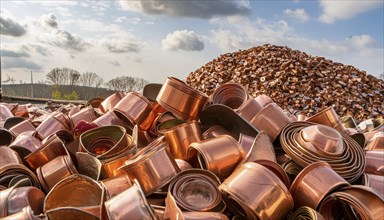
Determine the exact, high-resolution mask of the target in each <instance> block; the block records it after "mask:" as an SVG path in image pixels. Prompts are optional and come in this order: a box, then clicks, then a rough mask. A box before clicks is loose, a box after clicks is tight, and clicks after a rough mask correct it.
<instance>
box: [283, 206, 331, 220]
mask: <svg viewBox="0 0 384 220" xmlns="http://www.w3.org/2000/svg"><path fill="white" fill-rule="evenodd" d="M299 219H300V220H325V219H324V217H323V216H322V215H321V214H320V213H318V212H316V210H314V209H312V208H310V207H308V206H302V207H300V208H298V209H296V211H295V212H294V213H292V215H290V216H289V217H288V220H299Z"/></svg>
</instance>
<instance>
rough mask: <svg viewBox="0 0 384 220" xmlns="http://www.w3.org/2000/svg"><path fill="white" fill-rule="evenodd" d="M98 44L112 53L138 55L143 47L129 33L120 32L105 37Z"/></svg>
mask: <svg viewBox="0 0 384 220" xmlns="http://www.w3.org/2000/svg"><path fill="white" fill-rule="evenodd" d="M98 44H99V45H100V46H101V47H102V48H104V49H106V50H108V51H109V52H112V53H129V52H131V53H138V52H139V51H140V50H141V48H142V47H143V46H144V44H143V43H140V42H139V41H137V40H136V39H135V37H134V36H132V35H131V34H129V33H126V32H120V33H114V34H110V35H107V36H105V37H104V38H102V39H100V40H99V41H98Z"/></svg>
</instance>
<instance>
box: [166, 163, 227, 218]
mask: <svg viewBox="0 0 384 220" xmlns="http://www.w3.org/2000/svg"><path fill="white" fill-rule="evenodd" d="M219 185H220V180H219V179H218V178H217V176H216V175H215V174H213V173H212V172H210V171H208V170H201V169H189V170H185V171H182V172H180V173H179V174H177V175H176V176H175V177H174V178H173V180H172V182H171V183H170V184H169V187H168V192H169V193H170V194H172V196H173V197H174V199H175V201H176V203H177V205H178V206H179V207H180V208H181V209H182V210H184V211H199V212H207V211H216V212H220V211H223V210H224V208H225V206H224V204H223V202H222V198H221V193H220V191H219V189H218V187H219Z"/></svg>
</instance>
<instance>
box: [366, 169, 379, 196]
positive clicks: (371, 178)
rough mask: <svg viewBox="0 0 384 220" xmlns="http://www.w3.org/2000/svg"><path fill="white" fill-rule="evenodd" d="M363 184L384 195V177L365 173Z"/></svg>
mask: <svg viewBox="0 0 384 220" xmlns="http://www.w3.org/2000/svg"><path fill="white" fill-rule="evenodd" d="M362 184H363V185H365V186H368V187H371V188H372V189H374V190H377V191H378V192H379V193H381V194H383V195H384V187H383V185H384V176H381V175H375V174H369V173H364V175H363V178H362Z"/></svg>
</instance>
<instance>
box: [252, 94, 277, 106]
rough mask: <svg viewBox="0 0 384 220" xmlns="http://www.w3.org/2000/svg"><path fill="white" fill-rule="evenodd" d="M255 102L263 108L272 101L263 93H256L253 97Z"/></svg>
mask: <svg viewBox="0 0 384 220" xmlns="http://www.w3.org/2000/svg"><path fill="white" fill-rule="evenodd" d="M255 100H256V102H257V103H259V105H260V106H261V107H262V108H264V107H265V106H267V105H268V104H270V103H273V100H272V99H271V98H270V97H269V96H267V95H265V94H261V95H258V96H257V97H256V98H255Z"/></svg>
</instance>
